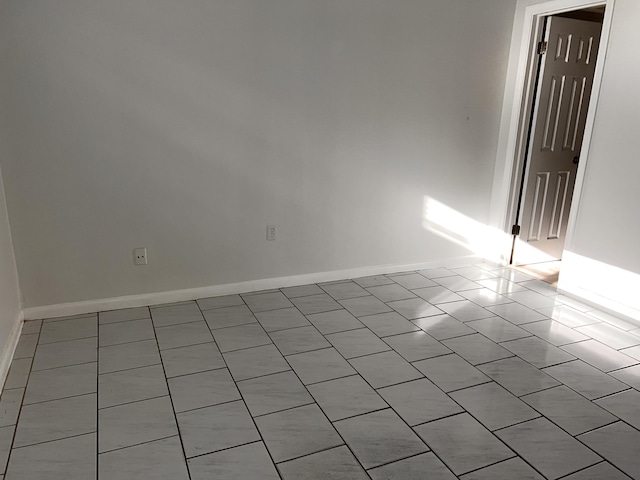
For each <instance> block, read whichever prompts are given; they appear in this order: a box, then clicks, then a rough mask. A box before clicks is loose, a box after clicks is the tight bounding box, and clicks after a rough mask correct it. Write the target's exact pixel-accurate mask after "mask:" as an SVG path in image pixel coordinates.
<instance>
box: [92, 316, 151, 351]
mask: <svg viewBox="0 0 640 480" xmlns="http://www.w3.org/2000/svg"><path fill="white" fill-rule="evenodd" d="M99 331H100V334H99V337H100V346H101V347H106V346H108V345H117V344H119V343H129V342H138V341H140V340H153V339H155V338H156V337H155V334H154V333H153V324H152V323H151V319H150V318H145V319H141V320H129V321H127V322H117V323H108V324H104V325H100V327H99Z"/></svg>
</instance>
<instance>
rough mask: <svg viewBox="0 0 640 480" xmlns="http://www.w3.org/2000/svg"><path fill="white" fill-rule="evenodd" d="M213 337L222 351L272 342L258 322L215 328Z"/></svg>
mask: <svg viewBox="0 0 640 480" xmlns="http://www.w3.org/2000/svg"><path fill="white" fill-rule="evenodd" d="M213 337H214V338H215V340H216V343H217V344H218V347H219V348H220V351H221V352H222V353H226V352H231V351H233V350H240V349H241V348H251V347H259V346H261V345H268V344H270V343H272V342H271V339H270V338H269V335H267V333H266V332H265V331H264V329H263V328H262V327H261V326H260V325H258V324H249V325H240V326H238V327H227V328H220V329H218V330H213Z"/></svg>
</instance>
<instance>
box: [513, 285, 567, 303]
mask: <svg viewBox="0 0 640 480" xmlns="http://www.w3.org/2000/svg"><path fill="white" fill-rule="evenodd" d="M519 285H522V286H523V287H526V288H528V289H529V290H533V291H534V292H538V293H539V294H541V295H545V296H547V297H551V296H555V295H557V294H558V289H557V288H556V287H554V286H553V285H550V284H548V283H547V282H544V281H542V280H527V281H525V282H519ZM556 300H557V297H556Z"/></svg>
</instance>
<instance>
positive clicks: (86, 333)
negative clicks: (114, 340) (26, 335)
mask: <svg viewBox="0 0 640 480" xmlns="http://www.w3.org/2000/svg"><path fill="white" fill-rule="evenodd" d="M97 334H98V318H97V317H96V316H95V315H92V316H89V317H79V318H74V319H72V320H59V321H55V322H44V323H43V325H42V328H41V329H40V340H39V343H41V344H45V343H53V342H65V341H68V340H78V339H80V338H87V337H95V336H96V335H97Z"/></svg>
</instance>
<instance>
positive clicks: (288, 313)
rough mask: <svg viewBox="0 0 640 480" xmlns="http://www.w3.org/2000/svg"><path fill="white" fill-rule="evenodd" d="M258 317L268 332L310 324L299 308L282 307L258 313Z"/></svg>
mask: <svg viewBox="0 0 640 480" xmlns="http://www.w3.org/2000/svg"><path fill="white" fill-rule="evenodd" d="M256 317H257V318H258V321H259V322H260V325H262V328H264V329H265V331H267V332H275V331H277V330H284V329H286V328H295V327H304V326H307V325H310V323H309V322H308V321H307V319H306V318H305V317H304V315H302V314H301V313H300V310H298V309H297V308H282V309H279V310H269V311H267V312H259V313H256Z"/></svg>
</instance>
